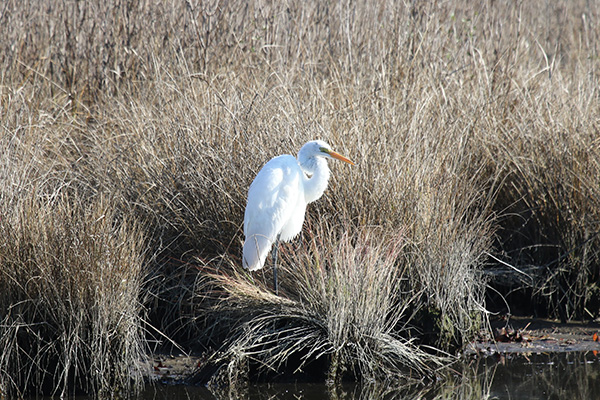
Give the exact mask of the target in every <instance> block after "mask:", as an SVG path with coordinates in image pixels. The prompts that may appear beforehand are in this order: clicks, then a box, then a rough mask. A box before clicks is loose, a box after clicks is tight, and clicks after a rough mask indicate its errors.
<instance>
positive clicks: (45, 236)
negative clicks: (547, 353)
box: [0, 0, 600, 397]
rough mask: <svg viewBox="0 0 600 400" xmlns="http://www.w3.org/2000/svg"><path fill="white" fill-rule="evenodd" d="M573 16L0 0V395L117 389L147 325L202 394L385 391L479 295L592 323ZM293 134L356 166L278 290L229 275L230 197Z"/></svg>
mask: <svg viewBox="0 0 600 400" xmlns="http://www.w3.org/2000/svg"><path fill="white" fill-rule="evenodd" d="M598 13H599V11H598V10H597V9H596V7H593V6H591V5H590V4H589V2H585V1H583V0H578V1H566V0H560V1H556V2H552V3H543V4H537V2H532V3H502V2H483V3H481V4H478V5H477V6H476V7H473V5H472V4H471V3H470V2H467V1H463V0H449V1H445V2H436V3H435V4H434V3H432V2H408V3H404V2H383V1H380V2H375V3H373V2H368V1H356V2H300V3H297V4H268V3H263V2H260V1H250V2H246V1H238V0H234V1H229V2H218V1H216V2H212V3H210V4H208V3H205V2H198V1H194V0H190V1H184V0H182V1H177V2H174V3H168V4H167V3H163V2H155V1H151V0H148V1H144V0H142V1H134V2H118V1H107V2H104V3H102V4H93V3H89V2H77V1H65V2H60V3H56V2H52V1H50V0H42V1H41V2H40V1H32V0H27V1H17V0H8V1H7V2H5V4H4V6H2V9H0V38H1V39H0V116H1V117H0V120H1V121H0V127H1V129H2V133H1V135H0V157H1V159H2V162H1V163H0V230H1V232H2V235H1V236H0V286H1V287H2V289H3V290H2V292H1V293H0V310H2V311H0V320H1V321H2V323H1V324H0V343H2V345H3V348H4V349H6V350H5V352H4V353H3V355H2V356H1V357H0V393H2V395H3V396H8V397H11V396H13V395H16V394H24V393H29V392H35V391H43V392H50V393H55V394H65V395H67V394H72V393H75V392H79V391H84V392H88V393H96V394H98V395H100V396H102V394H105V393H114V392H115V390H122V391H123V393H125V391H127V390H130V389H132V388H135V387H138V386H139V385H140V384H141V383H142V382H143V378H144V374H145V373H144V371H141V370H140V368H141V367H139V366H140V365H143V364H142V363H141V362H140V361H139V360H140V359H142V358H143V357H146V356H148V355H149V354H150V353H151V350H154V349H155V348H156V347H155V346H154V343H155V341H156V340H159V341H161V340H163V339H164V337H165V336H166V337H168V338H169V340H164V342H165V344H168V343H170V342H171V341H175V342H177V343H178V344H179V345H180V346H183V347H184V348H185V349H187V350H190V351H191V350H193V351H200V352H205V353H206V354H207V362H206V365H205V366H204V368H202V369H201V371H199V373H198V379H202V380H210V381H211V382H212V383H213V384H214V385H220V384H232V383H233V384H236V383H238V382H241V381H247V380H257V379H275V376H276V375H278V376H281V375H283V376H284V377H285V378H286V379H296V378H298V379H300V378H299V377H303V378H307V376H306V373H307V371H308V370H317V371H318V373H317V375H318V376H316V377H315V376H312V377H310V378H314V379H327V380H329V381H330V382H336V381H339V380H343V379H356V380H363V381H371V380H383V379H393V380H394V381H398V382H406V381H411V380H421V379H428V378H429V377H434V376H435V375H436V371H437V370H438V369H439V368H440V367H441V366H442V365H445V364H446V363H447V362H448V360H449V359H450V358H451V356H450V355H449V354H450V353H452V352H453V351H454V350H455V349H457V348H460V346H461V345H462V344H464V343H465V342H466V341H468V340H470V339H472V338H473V337H474V335H475V334H477V333H478V332H479V331H480V330H481V329H482V328H485V325H486V321H487V317H488V311H486V310H492V311H502V312H507V311H508V312H510V313H519V312H524V313H536V314H538V315H546V316H549V317H556V318H562V319H563V320H568V319H581V318H597V317H598V314H599V305H600V291H599V289H598V279H599V278H600V277H599V276H598V273H599V272H598V271H600V269H599V268H598V262H599V251H598V249H600V246H599V245H600V238H599V232H600V229H599V227H598V225H599V223H598V221H600V218H599V216H600V215H599V214H600V207H599V206H600V162H599V160H600V150H599V146H600V143H599V142H598V139H597V136H598V132H600V104H599V97H598V89H597V88H598V87H600V85H599V84H598V83H599V71H600V69H599V60H600V59H599V57H598V49H597V43H598V42H599V39H600V37H599V36H600V25H599V19H598V18H599V17H600V16H599V14H598ZM315 138H321V139H324V140H326V141H327V142H328V143H330V144H332V146H335V148H336V149H339V151H340V152H341V153H343V154H345V155H348V156H349V157H350V158H351V159H352V160H353V161H355V162H356V163H357V166H356V168H351V169H343V168H339V166H336V165H331V167H332V169H334V170H335V172H334V174H333V176H332V179H331V182H330V188H329V190H328V191H327V192H326V193H325V195H324V196H323V198H321V199H320V200H319V201H318V202H316V203H315V204H311V205H310V206H309V209H308V212H307V221H306V224H305V227H304V231H303V235H302V238H301V239H299V240H297V241H295V242H294V243H291V244H288V245H286V246H284V247H283V250H282V252H281V254H282V270H283V271H282V276H281V279H280V282H281V285H282V296H280V297H276V296H274V295H273V294H272V288H271V287H270V282H271V278H270V276H269V274H270V265H269V264H268V265H267V266H266V268H265V269H264V270H263V271H262V272H261V273H259V274H255V275H252V276H251V275H249V274H247V273H245V272H244V271H243V270H242V268H241V244H242V240H243V235H242V221H243V210H244V206H245V201H246V193H247V190H248V187H249V185H250V182H251V181H252V178H253V177H254V176H255V175H256V172H258V170H259V169H260V167H261V166H262V165H263V164H264V163H265V162H266V161H267V160H268V159H270V158H272V157H273V156H275V155H277V154H282V153H292V154H295V153H296V152H297V150H298V149H299V147H300V145H302V144H303V143H305V142H306V141H307V140H310V139H315ZM488 287H489V288H492V289H491V290H489V291H486V288H488ZM494 293H500V295H503V296H502V297H501V296H498V295H495V294H494ZM486 297H487V302H486ZM523 299H525V300H523ZM531 299H532V300H531ZM530 300H531V301H530ZM150 344H153V346H154V347H153V346H150ZM159 347H160V346H159ZM308 366H311V368H308Z"/></svg>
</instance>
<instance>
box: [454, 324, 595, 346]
mask: <svg viewBox="0 0 600 400" xmlns="http://www.w3.org/2000/svg"><path fill="white" fill-rule="evenodd" d="M492 332H493V334H487V335H483V336H482V337H480V338H479V339H477V340H475V341H473V342H471V343H469V344H468V345H467V346H466V348H465V350H464V354H465V355H482V356H488V355H494V354H504V353H522V354H528V353H560V352H577V351H579V352H588V351H592V352H600V342H599V341H598V335H600V323H597V322H569V323H560V322H558V321H553V320H547V319H533V318H526V317H512V318H510V319H508V320H506V318H501V319H497V320H495V321H493V322H492Z"/></svg>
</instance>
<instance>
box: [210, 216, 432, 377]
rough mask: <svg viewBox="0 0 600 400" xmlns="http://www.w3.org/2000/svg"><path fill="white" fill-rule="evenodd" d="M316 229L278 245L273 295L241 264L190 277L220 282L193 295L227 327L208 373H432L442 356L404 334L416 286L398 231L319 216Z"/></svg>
mask: <svg viewBox="0 0 600 400" xmlns="http://www.w3.org/2000/svg"><path fill="white" fill-rule="evenodd" d="M317 229H318V230H319V232H318V235H315V236H313V237H311V238H310V240H307V241H306V242H304V243H303V244H302V246H301V247H300V248H296V249H294V251H293V252H290V251H283V252H282V253H283V254H282V264H281V269H282V271H281V286H280V294H281V296H275V295H273V294H271V292H270V288H265V287H264V286H263V284H261V283H260V278H258V279H259V281H258V282H253V281H252V280H251V278H250V277H249V276H248V275H247V274H245V275H239V274H238V275H236V274H232V275H223V274H211V275H209V277H210V279H211V281H207V278H206V277H201V278H199V279H200V280H201V283H202V286H203V287H204V288H206V286H205V285H207V284H208V283H209V282H210V283H211V285H212V290H213V291H214V290H215V288H218V289H219V290H221V291H223V292H225V295H223V294H221V295H220V296H218V297H220V299H218V301H215V299H214V298H213V299H212V301H208V300H207V299H206V298H204V297H203V299H202V300H203V301H201V302H200V303H199V304H200V305H204V308H203V309H202V314H203V315H206V316H208V320H207V322H206V323H207V325H213V324H216V325H217V326H218V325H219V324H224V325H225V326H227V327H229V329H233V332H231V333H230V335H229V336H228V338H227V340H226V341H225V343H224V344H223V346H222V348H220V349H219V350H218V352H217V353H215V355H214V357H213V360H211V361H212V364H209V366H210V367H211V368H215V365H216V368H217V372H216V373H215V374H214V375H213V376H212V381H213V383H222V382H223V381H225V382H228V383H233V384H237V383H239V381H240V379H242V380H243V379H247V378H248V376H254V377H255V378H254V379H256V376H262V377H263V379H264V377H265V376H266V377H268V376H276V375H284V376H287V377H288V378H289V376H296V377H297V376H306V375H308V376H311V377H312V379H318V377H319V376H320V377H321V379H327V380H328V381H329V382H338V381H341V380H342V379H344V378H352V379H358V380H362V381H364V382H369V381H379V382H382V381H386V382H390V383H391V382H396V383H398V382H404V383H406V382H409V381H412V380H417V381H418V380H421V379H423V378H424V377H427V376H428V377H430V378H431V377H433V376H434V375H435V373H436V370H437V369H438V368H440V367H441V365H442V363H443V362H442V361H443V357H442V356H441V355H439V354H438V355H432V354H428V353H425V352H424V351H423V350H420V349H419V348H418V347H417V345H416V343H415V341H414V338H412V339H411V338H410V335H408V334H407V332H408V326H410V320H411V317H412V316H413V314H414V309H415V308H418V307H419V306H420V305H419V298H420V294H421V293H420V291H419V290H416V289H414V288H411V287H410V285H409V284H408V281H409V279H408V277H407V276H406V275H407V269H406V268H405V266H403V264H402V263H401V262H400V255H401V254H402V251H403V249H404V246H405V242H404V238H403V237H394V238H389V239H388V240H385V241H382V240H381V236H380V232H377V233H374V232H370V231H368V230H365V231H363V232H361V233H355V232H354V233H351V232H349V231H348V230H341V231H339V232H337V230H335V229H331V227H330V226H327V224H326V223H325V224H322V225H317ZM328 232H329V233H328ZM288 250H289V249H288ZM267 275H268V274H267ZM257 284H258V285H257ZM215 285H216V286H215ZM199 293H200V294H201V295H202V296H206V293H207V292H206V291H205V290H200V291H199ZM315 365H318V367H317V368H316V372H315ZM219 369H220V371H219ZM311 370H312V371H311Z"/></svg>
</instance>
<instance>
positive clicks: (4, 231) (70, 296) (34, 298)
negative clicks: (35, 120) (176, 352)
mask: <svg viewBox="0 0 600 400" xmlns="http://www.w3.org/2000/svg"><path fill="white" fill-rule="evenodd" d="M20 138H21V139H26V135H23V136H21V137H20ZM11 139H12V140H3V141H2V144H3V157H4V158H5V160H6V159H10V158H12V157H14V156H15V155H16V154H22V153H20V152H19V151H17V152H16V153H14V152H13V151H15V150H22V148H20V146H18V145H15V143H18V142H19V140H18V139H19V137H12V138H11ZM10 142H12V145H11V146H9V145H7V144H8V143H10ZM11 147H12V148H11ZM35 149H36V148H35V147H32V148H30V150H35ZM30 155H31V154H30ZM13 161H14V162H13V163H3V167H2V169H1V171H2V172H1V173H0V175H2V176H4V177H5V178H4V179H6V177H8V176H10V177H11V178H12V179H13V180H12V184H11V185H7V184H6V183H7V182H6V181H5V182H4V183H5V184H4V185H3V189H2V190H1V191H0V198H1V199H2V201H1V205H0V265H2V268H1V269H0V289H1V290H0V309H1V310H2V311H1V312H0V345H1V346H2V348H3V349H4V350H3V352H2V356H0V391H1V392H2V394H3V395H6V396H9V397H13V396H17V395H20V396H22V395H24V394H26V393H32V392H33V393H41V392H43V393H47V394H52V395H61V396H65V395H72V394H74V393H76V392H79V391H84V392H87V393H97V394H98V395H100V396H102V395H107V394H109V393H113V394H114V393H126V392H127V391H129V390H131V389H132V388H134V387H136V386H139V385H140V384H141V383H142V378H143V375H144V372H143V371H142V370H141V367H140V366H141V365H142V364H141V363H140V360H142V358H143V357H145V354H146V350H147V349H146V345H145V343H146V342H145V339H144V332H143V323H142V320H143V315H144V312H143V306H142V302H143V299H142V298H141V296H142V293H141V292H140V288H141V286H142V281H143V279H144V273H143V267H142V266H143V264H142V261H143V258H144V252H145V246H144V238H143V234H142V232H141V231H140V229H139V227H138V225H137V224H136V223H135V222H133V221H132V220H131V219H129V218H127V217H125V216H124V215H122V214H120V213H118V212H117V211H116V210H115V208H114V206H113V201H114V200H113V199H111V198H107V197H104V196H103V195H99V196H97V197H95V198H85V197H84V196H78V193H77V191H76V190H74V188H72V187H69V186H68V184H67V183H66V182H60V185H62V186H58V187H57V186H55V182H53V180H52V179H51V177H50V176H49V175H43V174H42V175H40V176H38V179H33V178H34V177H33V175H34V168H29V169H28V165H27V164H23V161H25V160H23V159H21V160H15V159H13ZM19 161H20V162H19ZM30 164H35V161H32V160H30ZM37 172H38V173H39V172H40V171H37ZM27 175H29V178H31V180H21V179H22V178H24V177H26V176H27Z"/></svg>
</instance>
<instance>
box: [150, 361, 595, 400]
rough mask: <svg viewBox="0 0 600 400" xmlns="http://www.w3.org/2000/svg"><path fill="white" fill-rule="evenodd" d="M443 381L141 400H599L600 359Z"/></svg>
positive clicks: (519, 366)
mask: <svg viewBox="0 0 600 400" xmlns="http://www.w3.org/2000/svg"><path fill="white" fill-rule="evenodd" d="M454 370H455V372H454V373H452V374H451V377H450V379H448V380H446V381H444V382H443V383H439V384H435V385H430V386H428V387H424V386H418V387H412V388H406V387H405V388H393V387H385V388H382V387H376V386H373V387H361V386H359V385H345V386H343V387H341V388H338V389H337V390H336V391H335V392H334V393H332V392H330V391H329V390H328V388H327V387H326V386H325V385H322V384H271V385H268V384H263V385H254V386H252V387H251V388H249V389H248V391H247V392H245V393H227V392H222V393H214V394H213V393H211V392H210V391H209V390H208V389H206V388H204V387H186V386H160V385H159V386H154V387H148V388H147V389H146V391H145V392H144V393H143V394H142V395H141V397H140V400H162V399H189V400H209V399H210V400H213V399H228V398H247V399H253V400H258V399H261V400H262V399H290V400H291V399H294V400H296V399H306V400H314V399H326V398H334V399H375V398H377V399H382V398H385V399H396V398H398V399H400V398H402V399H405V398H410V399H412V398H419V399H482V398H488V399H526V400H534V399H557V400H558V399H568V400H577V399H594V398H600V359H599V358H598V357H597V356H596V355H594V354H593V353H592V352H588V353H575V352H571V353H553V354H531V355H528V354H521V355H510V356H504V357H489V358H486V359H472V360H469V361H467V362H465V363H463V364H458V365H456V366H455V367H454Z"/></svg>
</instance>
